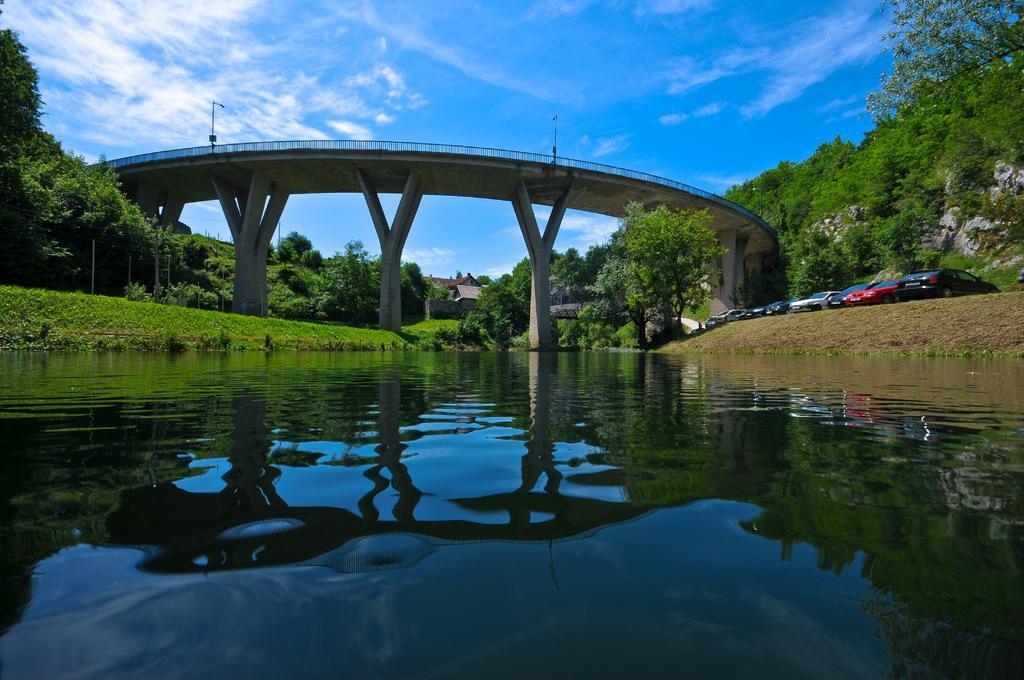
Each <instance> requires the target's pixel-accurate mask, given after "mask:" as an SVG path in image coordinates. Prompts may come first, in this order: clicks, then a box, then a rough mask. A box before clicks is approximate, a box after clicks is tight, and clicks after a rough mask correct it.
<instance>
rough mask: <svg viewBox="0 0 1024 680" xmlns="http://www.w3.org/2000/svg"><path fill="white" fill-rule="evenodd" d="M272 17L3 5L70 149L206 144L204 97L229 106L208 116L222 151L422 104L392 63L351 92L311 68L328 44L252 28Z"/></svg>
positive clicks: (216, 7)
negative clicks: (83, 144) (73, 145)
mask: <svg viewBox="0 0 1024 680" xmlns="http://www.w3.org/2000/svg"><path fill="white" fill-rule="evenodd" d="M272 11H273V10H272V9H271V8H268V7H265V6H263V5H262V4H261V3H260V2H258V0H218V1H217V2H209V1H208V0H180V1H176V2H174V3H155V4H154V3H141V2H118V3H113V2H101V1H100V0H79V1H75V0H54V1H53V2H46V3H18V4H15V5H8V6H7V7H5V13H4V18H5V19H6V20H7V21H8V22H9V23H10V25H11V26H12V27H13V28H14V29H15V30H17V31H19V33H20V34H21V37H22V40H23V41H24V42H25V43H26V44H27V45H28V47H29V51H30V53H31V54H32V59H33V61H34V62H35V63H36V65H37V67H38V68H39V69H40V72H41V74H42V76H43V78H42V82H43V95H44V99H45V101H46V103H47V108H48V110H49V111H50V112H51V113H55V114H59V116H60V117H61V119H62V120H61V122H62V123H63V124H64V127H65V129H72V130H75V135H76V136H77V138H78V139H77V140H69V141H72V142H75V141H80V140H87V141H91V142H95V143H99V144H102V145H106V146H110V147H124V146H136V147H138V146H151V145H152V146H158V145H163V146H169V145H176V146H184V145H189V144H203V143H205V141H206V135H207V134H208V132H209V123H210V110H209V106H210V104H209V102H210V100H213V99H216V100H217V101H221V102H223V103H224V104H226V105H227V108H226V109H224V110H223V111H221V110H218V116H217V134H218V136H219V137H220V141H221V143H229V142H233V141H245V140H250V139H281V138H285V139H300V138H314V139H316V138H324V137H326V135H325V134H324V132H323V131H322V130H320V129H319V128H318V123H317V122H316V121H317V120H318V119H319V118H320V116H324V117H331V118H333V119H335V120H336V121H337V122H342V123H349V122H351V121H355V122H352V124H354V125H359V126H360V128H361V129H362V130H365V129H366V124H374V123H377V122H378V120H384V119H387V120H388V122H390V121H391V120H393V119H394V115H395V112H397V111H400V110H402V109H410V108H416V107H417V106H419V105H422V102H423V100H422V98H421V97H420V96H419V95H418V94H416V93H414V92H411V91H410V90H409V88H408V87H406V86H405V82H404V79H403V77H402V75H401V74H400V73H399V72H398V71H396V70H395V69H394V68H393V67H391V66H388V65H386V64H379V65H378V66H377V67H375V71H374V72H373V73H374V75H376V76H377V78H376V79H374V80H372V81H371V82H370V83H368V84H367V85H366V86H362V87H360V86H353V85H349V84H348V83H347V81H346V77H345V75H344V74H340V75H338V74H337V71H336V70H334V71H330V70H326V69H323V68H319V67H318V66H317V65H316V62H324V61H327V56H328V55H329V54H330V53H333V52H334V50H335V49H336V48H335V46H333V45H332V46H321V47H314V46H310V45H306V44H304V45H303V46H302V47H301V49H300V48H297V47H294V45H296V42H295V41H294V40H286V39H283V38H282V36H280V35H274V36H270V37H264V33H262V32H261V33H255V32H254V31H252V30H250V28H249V27H250V25H251V23H254V22H256V21H259V20H261V19H263V18H266V15H267V14H268V13H270V12H272ZM281 30H282V31H287V30H288V29H287V28H286V27H282V29H281ZM300 52H301V55H302V56H303V59H302V60H296V59H295V58H294V57H295V55H296V54H297V53H300ZM304 68H309V69H311V70H310V71H309V72H307V71H304V70H303V69H304ZM327 74H330V75H327ZM378 124H379V123H378ZM360 136H368V135H365V134H363V135H360Z"/></svg>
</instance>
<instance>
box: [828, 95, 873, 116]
mask: <svg viewBox="0 0 1024 680" xmlns="http://www.w3.org/2000/svg"><path fill="white" fill-rule="evenodd" d="M863 100H864V97H861V96H858V95H853V96H852V97H838V98H836V99H833V100H831V101H830V102H828V103H827V104H824V105H822V106H820V107H818V113H828V112H829V111H835V110H836V109H841V108H843V107H844V106H849V105H850V104H852V103H854V102H855V101H863Z"/></svg>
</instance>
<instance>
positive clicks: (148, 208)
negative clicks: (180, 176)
mask: <svg viewBox="0 0 1024 680" xmlns="http://www.w3.org/2000/svg"><path fill="white" fill-rule="evenodd" d="M135 202H136V203H137V204H138V206H139V208H140V209H141V210H142V214H143V215H145V216H146V217H153V218H156V220H157V222H158V224H159V225H160V226H161V227H166V226H167V225H170V226H172V227H173V226H174V225H175V223H177V221H178V220H179V219H181V211H182V210H183V209H184V208H185V201H184V199H183V198H182V197H181V195H180V194H177V193H175V192H168V191H163V190H161V189H160V188H159V187H155V186H153V185H152V184H147V183H146V182H139V184H138V186H137V187H136V189H135Z"/></svg>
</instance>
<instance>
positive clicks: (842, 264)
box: [784, 229, 851, 295]
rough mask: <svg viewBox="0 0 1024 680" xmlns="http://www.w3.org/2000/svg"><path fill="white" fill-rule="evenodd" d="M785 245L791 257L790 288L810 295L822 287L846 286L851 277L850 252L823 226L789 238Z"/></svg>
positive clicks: (838, 287) (825, 288) (835, 287)
mask: <svg viewBox="0 0 1024 680" xmlns="http://www.w3.org/2000/svg"><path fill="white" fill-rule="evenodd" d="M784 243H785V245H784V247H785V248H786V250H787V251H788V256H789V260H790V261H791V263H792V264H791V265H790V272H789V281H790V292H791V293H794V294H796V295H808V294H810V293H813V292H815V291H819V290H833V289H835V290H839V289H842V288H845V287H846V285H847V283H848V282H849V280H850V277H851V266H850V261H849V258H848V255H847V253H846V251H845V250H844V249H843V247H842V245H841V244H840V243H839V242H838V241H836V240H835V239H833V238H832V237H830V236H829V235H828V234H826V233H825V232H824V231H822V230H820V229H811V230H808V231H807V232H806V233H804V234H801V235H799V236H797V237H793V238H790V239H787V240H786V242H784Z"/></svg>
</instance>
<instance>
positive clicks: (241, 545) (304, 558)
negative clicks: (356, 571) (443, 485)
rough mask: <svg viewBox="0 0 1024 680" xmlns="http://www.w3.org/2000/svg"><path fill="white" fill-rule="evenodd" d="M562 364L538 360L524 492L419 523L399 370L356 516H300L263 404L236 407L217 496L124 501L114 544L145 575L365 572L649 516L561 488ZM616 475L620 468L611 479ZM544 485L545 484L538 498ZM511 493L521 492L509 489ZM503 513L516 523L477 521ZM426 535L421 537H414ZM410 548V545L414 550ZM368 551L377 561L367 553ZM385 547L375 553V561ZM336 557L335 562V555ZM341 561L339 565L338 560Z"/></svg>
mask: <svg viewBox="0 0 1024 680" xmlns="http://www.w3.org/2000/svg"><path fill="white" fill-rule="evenodd" d="M554 359H555V358H554V357H553V356H552V355H547V354H538V353H531V354H530V355H529V358H528V361H529V390H530V428H529V431H528V433H527V437H526V442H525V448H526V452H525V453H524V454H523V456H522V459H521V464H520V478H519V479H518V480H516V481H517V482H518V487H516V488H514V489H510V490H509V491H508V492H505V493H495V494H490V495H485V496H480V497H475V498H460V499H454V500H452V501H451V502H452V503H453V504H454V505H455V506H456V507H457V508H458V511H459V516H458V517H454V518H451V519H430V520H424V519H417V518H416V509H417V506H418V505H419V503H420V500H421V498H422V496H423V492H422V491H421V490H420V489H419V488H418V487H417V486H416V484H415V482H414V480H413V479H412V476H411V475H410V472H409V469H408V467H407V465H406V464H405V462H404V461H403V454H404V452H405V451H406V450H407V449H408V444H405V443H403V442H402V428H401V424H400V413H399V411H400V409H399V405H400V397H401V380H400V375H399V372H398V369H397V368H396V369H395V370H394V371H393V372H392V373H391V374H390V375H389V376H387V377H386V378H385V379H384V380H382V381H381V383H380V386H379V400H378V407H379V408H378V412H379V414H378V418H377V432H376V439H377V440H378V442H379V443H378V445H377V446H376V447H375V449H374V451H375V453H376V460H375V462H374V463H373V464H372V465H371V466H370V467H368V468H367V469H366V470H365V471H364V472H363V476H364V477H365V478H366V479H367V481H368V482H369V485H370V488H369V489H368V490H367V491H366V493H365V494H364V495H363V496H362V497H361V498H360V499H359V501H358V513H357V512H352V511H350V510H347V509H344V508H340V507H310V506H307V507H301V506H300V507H293V506H290V505H289V504H288V503H287V502H286V501H285V500H284V499H283V498H282V497H281V496H280V495H279V493H278V491H277V488H276V486H275V482H276V481H277V480H278V478H279V477H280V476H281V474H282V473H281V470H280V468H278V467H275V466H274V465H272V464H270V462H268V454H270V453H271V450H272V441H271V436H270V431H269V427H268V425H267V424H266V403H265V401H264V400H263V399H262V398H259V397H253V396H238V397H235V398H234V400H233V409H234V414H233V422H232V424H233V441H232V448H231V452H230V455H229V461H230V464H231V468H230V469H229V470H228V472H227V473H225V474H224V475H223V480H224V488H223V489H222V490H221V491H220V492H217V493H195V492H189V491H185V490H183V489H181V488H179V487H178V486H175V485H174V484H172V483H163V484H157V485H154V486H148V487H142V488H138V489H134V490H132V491H129V492H126V493H125V494H124V495H123V497H122V503H121V507H120V509H119V510H118V511H117V512H115V513H114V514H113V515H111V516H110V517H109V518H108V520H107V527H108V531H109V536H110V541H111V543H113V544H122V545H124V544H127V545H134V546H148V548H146V550H147V552H148V553H149V557H148V558H147V559H146V560H145V564H144V566H145V567H146V568H148V569H152V570H156V571H173V572H183V571H207V570H217V569H238V568H248V567H257V566H269V565H279V564H299V563H315V564H324V565H327V566H335V567H336V568H337V567H338V566H339V565H342V566H341V568H342V569H345V568H346V567H352V566H353V565H356V566H358V567H360V568H380V567H382V566H384V565H387V566H392V567H393V566H397V565H398V564H400V563H402V562H404V561H410V562H411V561H414V560H415V559H418V558H419V557H420V556H421V553H422V551H423V550H424V546H425V545H427V544H430V545H438V544H440V543H445V542H461V541H494V540H516V541H545V542H547V541H554V540H559V539H565V538H569V537H572V536H577V535H580V534H584V533H587V532H589V531H591V530H594V529H596V528H598V527H601V526H605V525H608V524H614V523H619V522H623V521H627V520H630V519H632V518H635V517H637V516H639V515H642V514H644V513H646V512H648V511H649V510H650V509H651V507H650V506H645V505H642V504H633V503H627V502H613V501H608V500H599V499H594V498H585V497H578V496H573V495H567V494H564V493H562V491H561V483H562V478H563V475H562V473H561V472H560V471H559V470H558V466H557V464H556V461H555V456H554V450H555V446H554V442H553V440H552V437H551V427H550V419H551V410H552V408H551V394H552V375H553V371H554V366H553V361H554ZM609 472H614V471H609ZM542 478H543V479H544V482H543V487H542V488H541V489H540V490H537V487H538V484H540V483H541V480H542ZM587 478H588V481H589V483H591V484H599V485H600V484H611V485H618V484H621V483H622V481H623V480H622V477H621V476H618V475H615V474H606V473H604V474H603V473H597V474H591V475H588V476H587ZM510 486H511V485H510ZM389 488H390V489H391V490H393V492H394V493H395V494H396V495H397V501H396V502H395V503H394V505H393V507H392V510H391V514H392V518H391V519H383V518H381V514H380V510H379V509H378V507H377V501H378V498H379V497H380V496H381V494H382V493H384V492H385V491H386V490H387V489H389ZM496 512H503V513H505V514H506V515H507V517H508V521H507V522H506V523H503V524H495V523H492V522H490V521H488V522H482V521H474V519H473V518H474V516H484V515H486V516H487V517H493V515H494V513H496ZM382 535H399V536H402V537H405V538H404V540H400V541H399V542H398V545H399V546H400V547H399V548H398V553H396V552H395V550H396V542H395V541H394V540H391V541H384V542H381V543H380V548H379V550H376V549H375V547H374V543H372V542H371V543H367V542H365V541H364V542H363V545H362V546H361V547H362V552H361V554H360V559H359V560H356V561H353V560H352V559H342V558H339V557H338V555H339V553H340V554H341V556H342V557H344V553H345V546H346V544H349V542H351V541H356V540H357V539H363V538H365V537H373V536H382ZM412 535H415V536H418V537H419V539H418V540H417V539H412V538H410V536H412ZM401 546H405V547H404V548H403V547H401ZM366 550H369V553H370V554H366ZM375 550H376V552H377V553H379V554H377V555H375V554H374V553H375ZM332 555H334V558H332V557H331V556H332ZM339 560H340V561H339Z"/></svg>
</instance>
